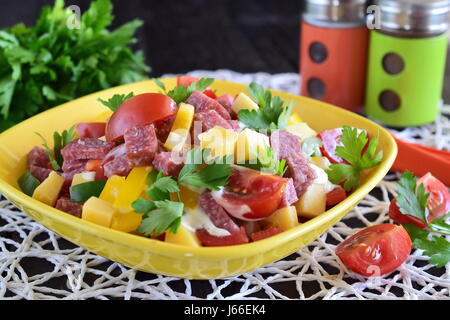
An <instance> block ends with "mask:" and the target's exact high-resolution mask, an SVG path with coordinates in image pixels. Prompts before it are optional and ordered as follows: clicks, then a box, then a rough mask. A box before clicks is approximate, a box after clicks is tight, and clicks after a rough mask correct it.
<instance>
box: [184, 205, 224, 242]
mask: <svg viewBox="0 0 450 320" xmlns="http://www.w3.org/2000/svg"><path fill="white" fill-rule="evenodd" d="M182 224H183V226H184V227H185V228H186V229H188V230H190V231H192V232H195V231H196V230H199V229H205V230H206V231H208V233H209V234H210V235H212V236H216V237H227V236H229V235H231V233H230V232H229V231H228V230H225V229H221V228H218V227H216V226H215V225H214V223H213V222H212V221H211V219H210V218H209V217H208V215H207V214H206V213H205V212H204V211H203V210H202V209H201V208H200V207H199V206H197V208H195V209H190V208H186V209H185V214H184V215H183V219H182Z"/></svg>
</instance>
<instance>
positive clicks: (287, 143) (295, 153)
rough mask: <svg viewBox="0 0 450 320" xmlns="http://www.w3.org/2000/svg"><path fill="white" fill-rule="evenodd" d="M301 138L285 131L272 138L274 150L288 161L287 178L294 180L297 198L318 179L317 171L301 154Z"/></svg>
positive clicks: (276, 132) (273, 135)
mask: <svg viewBox="0 0 450 320" xmlns="http://www.w3.org/2000/svg"><path fill="white" fill-rule="evenodd" d="M300 142H301V140H300V138H299V137H297V136H295V135H293V134H291V133H289V132H285V131H275V132H274V133H273V134H272V136H271V137H270V143H271V146H272V149H273V150H274V151H275V152H276V154H277V155H278V157H279V158H280V159H284V160H286V164H287V166H288V169H287V176H288V177H290V178H292V180H293V182H294V187H295V190H296V192H297V197H299V198H300V197H301V196H302V195H303V194H304V193H305V192H306V190H307V189H308V187H309V186H310V185H311V184H312V182H313V181H314V180H315V179H316V173H315V171H314V170H313V169H312V168H311V167H310V166H309V164H308V161H307V160H306V158H305V156H304V155H303V153H302V152H301V145H300Z"/></svg>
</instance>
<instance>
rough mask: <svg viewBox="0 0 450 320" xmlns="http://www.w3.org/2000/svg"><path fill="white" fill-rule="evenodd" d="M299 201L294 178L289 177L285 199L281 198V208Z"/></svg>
mask: <svg viewBox="0 0 450 320" xmlns="http://www.w3.org/2000/svg"><path fill="white" fill-rule="evenodd" d="M297 201H298V196H297V191H296V190H295V185H294V180H293V179H292V178H289V179H288V183H287V185H286V189H285V191H284V196H283V199H282V200H281V205H280V208H284V207H289V206H290V205H291V204H293V203H296V202H297Z"/></svg>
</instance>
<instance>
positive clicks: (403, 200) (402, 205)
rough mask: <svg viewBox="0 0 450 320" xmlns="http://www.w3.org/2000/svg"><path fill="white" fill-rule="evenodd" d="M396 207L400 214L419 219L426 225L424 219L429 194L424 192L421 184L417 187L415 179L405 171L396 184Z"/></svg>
mask: <svg viewBox="0 0 450 320" xmlns="http://www.w3.org/2000/svg"><path fill="white" fill-rule="evenodd" d="M397 188H398V195H397V205H398V207H399V209H400V212H402V213H403V214H406V215H411V216H414V217H416V218H419V219H420V220H422V221H423V222H425V223H426V224H428V222H427V219H426V217H425V212H426V208H427V201H428V197H429V194H427V193H426V192H425V187H424V185H423V184H421V185H420V186H417V178H416V177H415V176H414V175H413V174H412V173H411V172H409V171H405V172H404V173H403V174H402V175H401V177H400V181H399V182H398V183H397Z"/></svg>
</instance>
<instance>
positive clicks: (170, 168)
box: [153, 152, 185, 178]
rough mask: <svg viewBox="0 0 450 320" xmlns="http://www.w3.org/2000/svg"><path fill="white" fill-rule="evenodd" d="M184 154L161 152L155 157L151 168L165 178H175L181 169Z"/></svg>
mask: <svg viewBox="0 0 450 320" xmlns="http://www.w3.org/2000/svg"><path fill="white" fill-rule="evenodd" d="M184 158H185V156H184V154H183V153H178V152H161V153H159V154H157V155H156V156H155V159H154V160H153V167H154V168H155V169H156V170H158V171H162V172H163V174H164V175H165V176H171V177H174V178H177V177H178V175H179V174H180V171H181V169H182V168H183V165H184V164H183V161H184Z"/></svg>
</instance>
